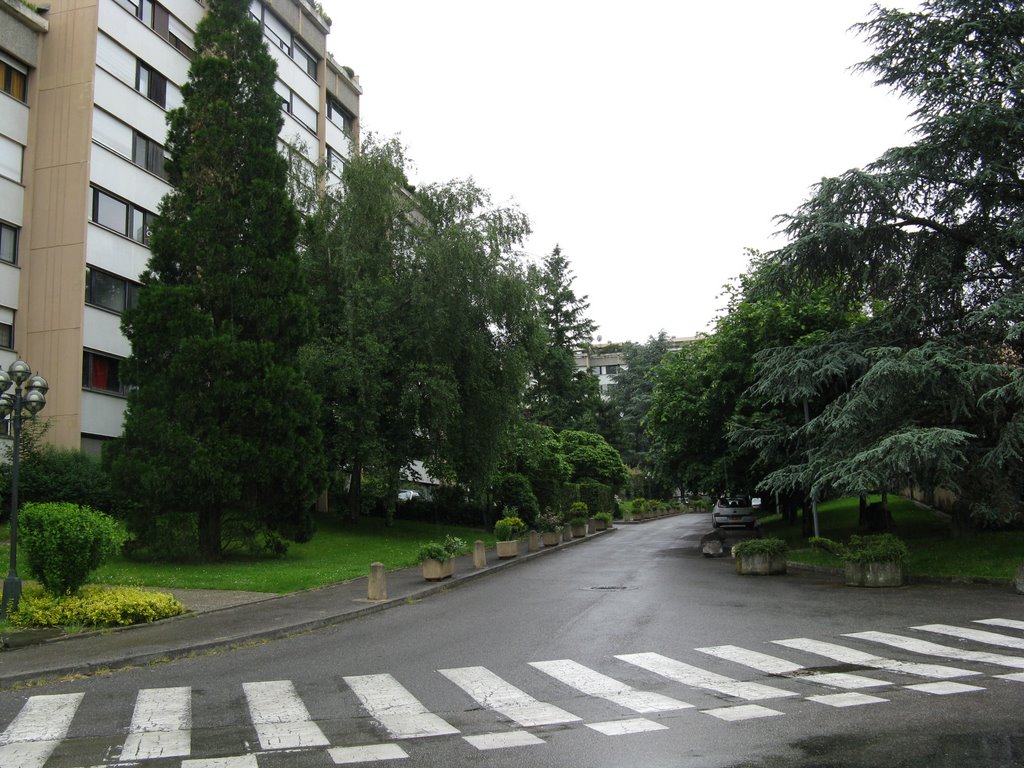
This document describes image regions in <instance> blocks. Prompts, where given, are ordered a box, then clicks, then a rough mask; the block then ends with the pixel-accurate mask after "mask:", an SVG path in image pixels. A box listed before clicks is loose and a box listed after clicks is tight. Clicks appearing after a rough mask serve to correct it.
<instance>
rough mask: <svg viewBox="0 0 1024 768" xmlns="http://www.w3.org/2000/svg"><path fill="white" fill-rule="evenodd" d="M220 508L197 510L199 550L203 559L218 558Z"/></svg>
mask: <svg viewBox="0 0 1024 768" xmlns="http://www.w3.org/2000/svg"><path fill="white" fill-rule="evenodd" d="M220 534H221V513H220V509H203V510H201V511H200V512H199V551H200V553H202V556H203V559H204V560H210V561H213V560H220V555H221V549H220V545H221V542H220Z"/></svg>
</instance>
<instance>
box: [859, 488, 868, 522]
mask: <svg viewBox="0 0 1024 768" xmlns="http://www.w3.org/2000/svg"><path fill="white" fill-rule="evenodd" d="M867 524H868V495H867V494H866V493H862V494H861V495H860V515H858V517H857V527H859V528H866V527H867Z"/></svg>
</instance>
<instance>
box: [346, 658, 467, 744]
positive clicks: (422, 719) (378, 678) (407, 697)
mask: <svg viewBox="0 0 1024 768" xmlns="http://www.w3.org/2000/svg"><path fill="white" fill-rule="evenodd" d="M345 682H346V683H347V684H348V686H349V688H351V689H352V691H353V692H354V693H355V695H356V696H358V697H359V701H360V702H362V704H363V707H364V708H365V709H366V711H367V712H369V713H370V715H371V716H372V717H374V718H375V719H376V720H377V722H379V723H380V724H381V725H382V726H384V728H385V729H386V730H387V732H388V733H390V734H391V735H392V736H393V737H394V738H396V739H422V738H426V737H430V736H450V735H452V734H456V733H459V729H458V728H456V727H454V726H452V725H450V724H449V723H447V722H446V721H444V720H442V719H441V718H440V717H438V716H437V715H435V714H433V713H432V712H429V711H428V710H427V708H426V707H424V706H423V705H422V704H421V703H420V702H419V700H417V699H416V697H415V696H413V695H412V694H411V693H409V691H407V690H406V689H405V688H403V687H402V685H401V684H400V683H399V682H398V681H397V680H395V678H393V677H392V676H391V675H387V674H385V675H356V676H353V677H346V678H345Z"/></svg>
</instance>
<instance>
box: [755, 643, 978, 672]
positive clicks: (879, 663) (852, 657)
mask: <svg viewBox="0 0 1024 768" xmlns="http://www.w3.org/2000/svg"><path fill="white" fill-rule="evenodd" d="M772 642H773V643H775V644H776V645H784V646H785V647H786V648H795V649H796V650H798V651H807V653H813V654H816V655H818V656H824V657H825V658H827V659H832V660H833V661H838V662H840V663H843V664H856V665H857V666H861V667H871V668H873V669H885V670H888V671H889V672H899V673H901V674H904V675H914V676H916V677H930V678H933V679H938V680H948V679H950V678H954V677H970V676H971V675H978V674H981V673H980V672H972V671H971V670H969V669H959V668H957V667H946V666H943V665H941V664H916V663H914V662H912V661H897V660H896V659H883V658H881V657H879V656H875V655H874V654H870V653H864V652H863V651H856V650H854V649H853V648H847V647H846V646H844V645H836V644H835V643H825V642H821V641H820V640H811V639H810V638H808V637H793V638H790V639H788V640H773V641H772Z"/></svg>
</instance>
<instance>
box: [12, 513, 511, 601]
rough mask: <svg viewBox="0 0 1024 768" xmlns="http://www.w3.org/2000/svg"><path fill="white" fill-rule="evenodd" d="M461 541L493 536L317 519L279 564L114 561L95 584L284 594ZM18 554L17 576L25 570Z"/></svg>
mask: <svg viewBox="0 0 1024 768" xmlns="http://www.w3.org/2000/svg"><path fill="white" fill-rule="evenodd" d="M449 533H450V534H452V535H453V536H458V537H460V538H461V539H463V540H464V541H465V542H466V543H467V544H468V545H470V546H472V544H473V542H474V541H476V540H477V539H481V540H483V541H484V542H486V543H487V546H491V547H492V546H494V535H493V534H487V533H484V532H483V531H481V530H474V529H472V528H461V527H456V526H447V525H434V524H433V523H421V522H409V521H404V520H398V521H396V522H395V525H394V526H393V527H391V528H386V527H385V526H384V521H383V520H382V519H380V518H376V517H362V518H360V519H359V521H358V522H356V523H350V522H346V521H342V520H337V519H334V518H321V519H319V520H317V531H316V534H315V535H314V536H313V538H312V540H310V541H309V542H308V543H306V544H292V545H291V546H290V547H289V548H288V554H287V555H285V556H284V557H282V558H279V559H266V560H253V559H246V558H229V559H226V560H224V561H223V562H221V563H217V564H204V563H194V564H193V563H189V564H178V563H147V562H136V561H133V560H127V559H125V558H122V557H119V558H116V559H114V560H112V561H110V562H108V563H107V564H106V565H104V566H103V567H101V568H100V569H99V570H97V571H96V572H95V573H94V574H93V576H92V579H91V580H90V581H91V583H95V584H123V585H129V586H145V587H178V588H183V589H185V588H187V589H233V590H244V591H251V592H275V593H278V594H285V593H287V592H295V591H297V590H300V589H310V588H312V587H320V586H323V585H325V584H332V583H334V582H337V581H345V580H347V579H353V578H356V577H359V576H366V575H367V573H368V572H369V569H370V563H374V562H381V563H384V565H385V567H386V568H389V569H390V568H403V567H405V566H409V565H414V564H415V563H416V562H417V560H416V553H417V550H419V547H420V545H421V544H423V543H425V542H427V541H431V540H434V539H438V540H440V539H443V538H444V536H445V534H449ZM8 537H9V535H8V532H7V526H3V527H0V539H2V540H3V541H4V544H2V545H0V562H2V563H5V564H6V563H7V561H8V559H9V558H10V554H9V547H8V546H7V544H6V540H7V539H8ZM22 557H23V555H22V552H21V549H20V548H19V550H18V561H19V567H18V572H19V574H21V575H22V576H23V577H24V576H26V575H27V569H26V568H25V564H26V563H24V562H23V560H22Z"/></svg>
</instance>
